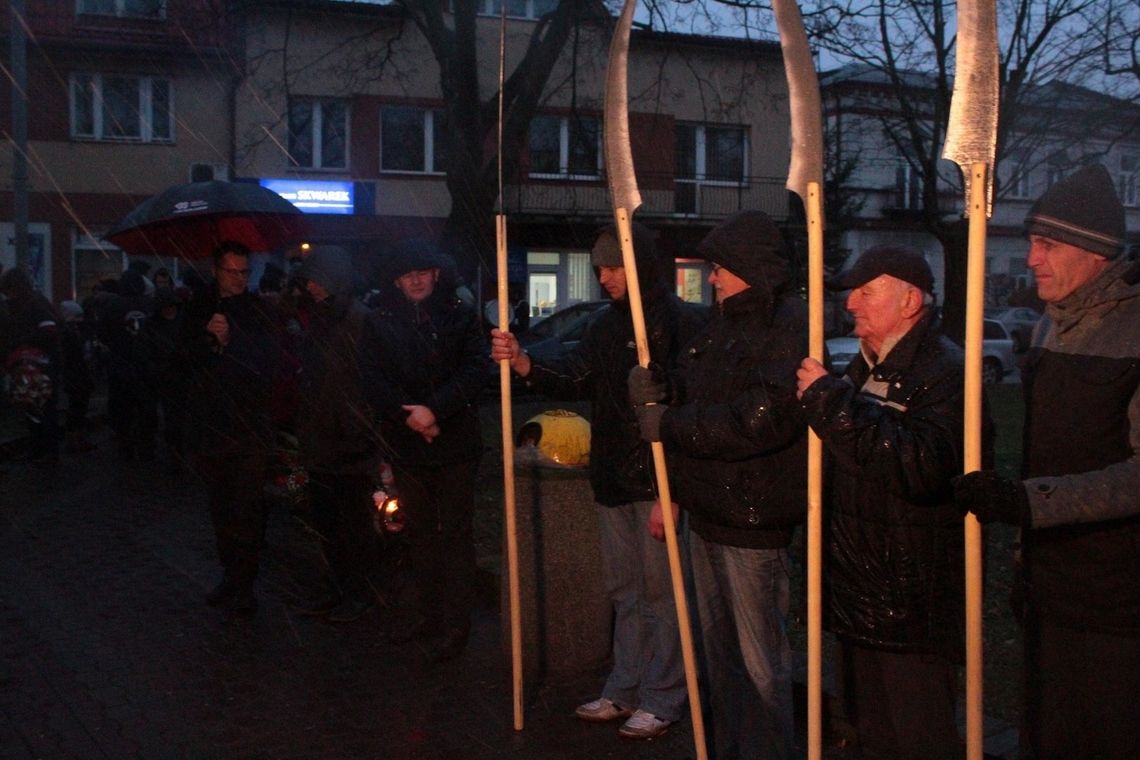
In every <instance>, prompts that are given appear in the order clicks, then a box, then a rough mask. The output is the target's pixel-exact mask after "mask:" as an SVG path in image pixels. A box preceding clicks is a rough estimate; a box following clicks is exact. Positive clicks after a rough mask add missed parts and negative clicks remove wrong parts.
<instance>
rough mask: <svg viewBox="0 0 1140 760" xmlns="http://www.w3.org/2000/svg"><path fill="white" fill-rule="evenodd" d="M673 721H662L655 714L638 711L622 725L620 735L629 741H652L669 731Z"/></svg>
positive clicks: (619, 730)
mask: <svg viewBox="0 0 1140 760" xmlns="http://www.w3.org/2000/svg"><path fill="white" fill-rule="evenodd" d="M672 723H673V721H671V720H661V719H660V718H658V717H657V716H656V715H654V714H653V713H648V712H645V710H638V711H637V712H635V713H634V714H633V715H632V716H631V717H630V719H629V720H627V721H626V722H625V723H623V724H622V727H621V728H619V729H618V733H619V734H621V735H622V736H624V737H626V738H627V739H652V738H653V737H655V736H660V735H661V734H663V733H665V732H666V731H668V730H669V726H670V725H671V724H672Z"/></svg>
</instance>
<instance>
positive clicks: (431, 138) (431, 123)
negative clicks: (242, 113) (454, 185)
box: [380, 103, 446, 177]
mask: <svg viewBox="0 0 1140 760" xmlns="http://www.w3.org/2000/svg"><path fill="white" fill-rule="evenodd" d="M385 108H404V109H407V110H412V111H419V112H420V113H421V114H423V117H424V118H423V121H422V122H421V123H422V125H423V126H422V132H423V139H424V166H423V168H422V169H389V168H387V167H386V166H384V109H385ZM437 115H440V116H442V110H441V109H438V108H424V107H422V106H407V105H401V104H399V103H388V104H386V105H382V106H380V171H381V172H383V173H384V174H432V175H435V176H440V177H442V176H444V175H445V174H446V172H445V171H444V170H442V169H439V170H437V169H436V168H435V119H436V116H437Z"/></svg>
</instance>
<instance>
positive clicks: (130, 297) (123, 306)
mask: <svg viewBox="0 0 1140 760" xmlns="http://www.w3.org/2000/svg"><path fill="white" fill-rule="evenodd" d="M152 308H153V305H152V302H151V299H150V297H149V296H147V295H146V283H145V282H144V280H143V276H142V275H141V274H139V272H137V271H136V270H134V269H128V270H126V271H125V272H123V274H122V276H121V277H120V278H119V292H118V293H117V294H116V295H115V296H114V297H113V298H111V299H110V301H109V302H108V303H107V305H106V308H105V309H104V310H103V312H102V314H101V319H100V323H99V329H100V333H99V339H100V340H101V341H102V342H103V344H104V345H105V346H107V417H108V419H109V421H110V423H111V428H112V429H113V430H114V431H115V444H116V446H117V447H118V451H119V454H120V455H121V456H123V457H124V458H126V459H131V458H133V457H135V456H138V457H140V458H146V459H150V458H153V457H154V445H155V440H154V438H155V433H156V431H157V429H158V407H157V404H158V399H157V396H156V395H155V389H154V387H153V385H152V383H151V382H150V379H149V378H148V377H147V371H148V369H149V365H150V356H149V355H148V352H147V350H146V343H145V340H144V339H143V338H142V330H143V325H145V324H146V321H147V319H148V318H149V317H150V314H151V310H152Z"/></svg>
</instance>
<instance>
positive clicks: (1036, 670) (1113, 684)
mask: <svg viewBox="0 0 1140 760" xmlns="http://www.w3.org/2000/svg"><path fill="white" fill-rule="evenodd" d="M1027 622H1028V625H1027V627H1026V631H1025V692H1026V698H1025V702H1026V704H1025V721H1024V723H1025V725H1024V727H1023V730H1022V737H1021V741H1022V747H1023V753H1022V757H1027V758H1035V760H1062V759H1063V758H1064V759H1067V758H1084V759H1085V760H1115V758H1120V760H1124V758H1138V757H1140V638H1138V637H1136V636H1131V637H1129V636H1119V635H1113V634H1107V633H1097V632H1094V631H1081V630H1076V629H1072V628H1062V627H1061V626H1057V625H1052V624H1049V623H1046V622H1042V621H1040V620H1033V619H1030V620H1028V621H1027Z"/></svg>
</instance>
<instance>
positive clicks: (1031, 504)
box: [956, 166, 1140, 758]
mask: <svg viewBox="0 0 1140 760" xmlns="http://www.w3.org/2000/svg"><path fill="white" fill-rule="evenodd" d="M1025 233H1026V235H1027V236H1028V238H1029V268H1030V269H1032V270H1033V274H1034V276H1035V278H1036V279H1037V293H1038V295H1039V296H1041V298H1042V300H1044V301H1045V304H1046V307H1045V315H1044V317H1043V318H1042V320H1041V322H1040V323H1038V325H1037V328H1036V329H1035V330H1034V336H1033V343H1032V346H1031V347H1030V349H1029V352H1028V355H1027V357H1026V361H1025V364H1024V366H1023V368H1022V382H1023V383H1024V386H1025V432H1024V439H1023V440H1024V451H1023V454H1022V456H1023V460H1022V473H1021V474H1022V479H1020V480H1014V479H1009V478H1005V477H1003V476H1001V475H999V474H998V473H996V472H993V471H981V472H974V473H970V474H969V475H966V476H964V477H962V478H961V479H959V480H958V482H957V484H956V498H957V501H958V503H959V505H960V506H961V507H963V508H964V509H969V511H971V512H973V513H974V514H975V515H976V516H977V517H978V519H979V520H980V521H981V522H982V523H983V524H984V523H990V522H995V521H998V522H1005V523H1009V524H1011V525H1016V526H1019V527H1020V528H1021V536H1022V538H1021V557H1020V560H1021V562H1020V568H1019V570H1020V573H1019V575H1020V581H1021V582H1020V588H1018V589H1017V591H1018V592H1019V594H1018V596H1021V597H1023V598H1024V602H1025V606H1024V610H1023V612H1024V623H1025V637H1024V640H1025V687H1026V694H1025V696H1026V704H1025V712H1024V720H1023V727H1022V746H1023V751H1028V752H1029V753H1030V754H1029V756H1031V757H1035V758H1074V757H1090V758H1091V757H1096V758H1135V757H1140V731H1137V730H1136V726H1137V724H1138V723H1140V551H1138V549H1140V496H1138V495H1137V494H1140V265H1137V264H1136V263H1135V262H1133V261H1130V260H1129V258H1128V257H1127V256H1124V255H1122V254H1123V253H1124V240H1125V237H1126V233H1125V222H1124V207H1123V206H1122V205H1121V203H1120V200H1119V199H1118V198H1117V197H1116V192H1115V190H1114V188H1113V183H1112V178H1111V177H1110V176H1109V173H1108V171H1106V170H1105V168H1104V167H1103V166H1090V167H1087V168H1085V169H1082V170H1081V171H1079V172H1077V173H1076V174H1073V175H1072V176H1070V177H1067V178H1065V179H1064V180H1062V181H1061V182H1058V183H1057V184H1056V185H1054V186H1053V187H1052V188H1050V189H1049V191H1048V192H1046V193H1045V195H1043V196H1042V197H1041V198H1040V199H1039V200H1038V201H1037V203H1035V204H1034V205H1033V207H1032V208H1031V209H1030V211H1029V215H1028V216H1027V217H1026V218H1025Z"/></svg>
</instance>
